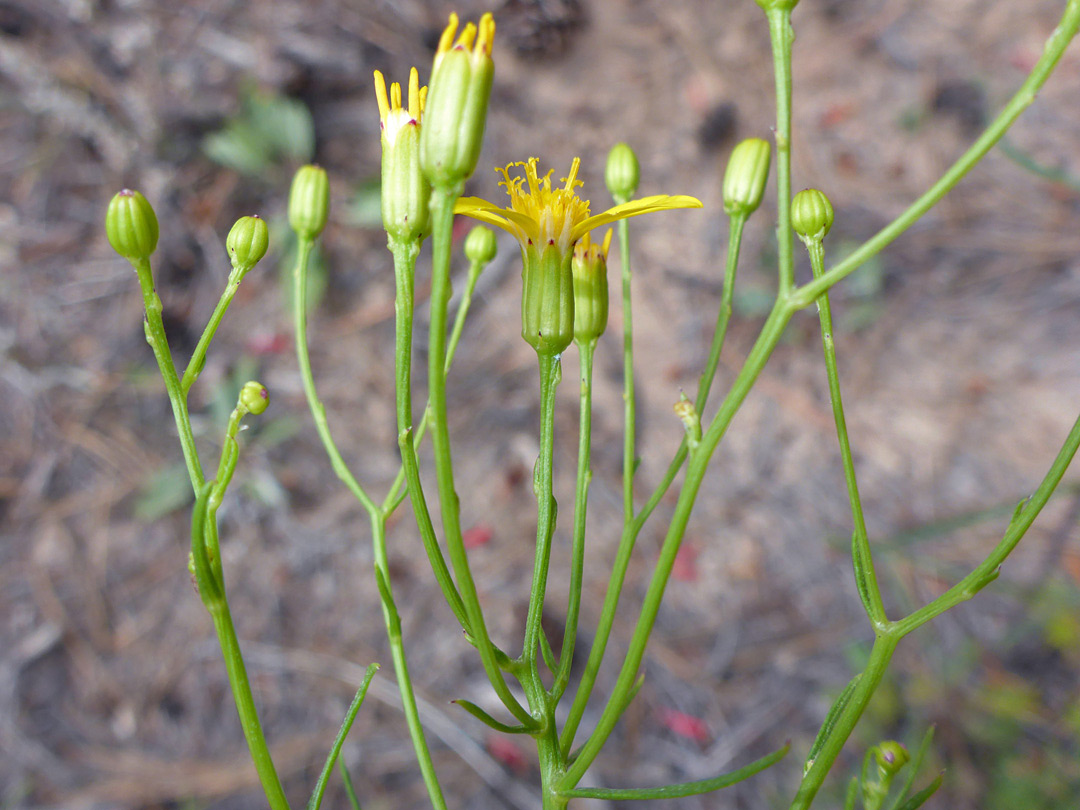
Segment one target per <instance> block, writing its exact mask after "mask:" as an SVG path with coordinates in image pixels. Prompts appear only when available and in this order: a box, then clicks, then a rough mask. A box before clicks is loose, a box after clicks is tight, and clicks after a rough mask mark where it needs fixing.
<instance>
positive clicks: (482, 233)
mask: <svg viewBox="0 0 1080 810" xmlns="http://www.w3.org/2000/svg"><path fill="white" fill-rule="evenodd" d="M495 250H496V244H495V232H494V231H492V230H491V229H490V228H485V227H484V226H483V225H477V226H476V227H475V228H473V229H472V230H471V231H469V235H468V236H466V237H465V258H467V259H468V260H469V261H470V262H476V263H477V264H491V261H492V259H494V258H495Z"/></svg>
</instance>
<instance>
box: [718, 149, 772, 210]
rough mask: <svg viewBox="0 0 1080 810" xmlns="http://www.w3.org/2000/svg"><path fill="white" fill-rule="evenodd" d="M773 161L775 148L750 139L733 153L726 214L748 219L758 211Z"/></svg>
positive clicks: (727, 176) (726, 187)
mask: <svg viewBox="0 0 1080 810" xmlns="http://www.w3.org/2000/svg"><path fill="white" fill-rule="evenodd" d="M771 157H772V147H771V146H770V145H769V142H768V141H764V140H762V139H761V138H747V139H746V140H745V141H742V142H741V143H739V144H738V145H737V146H736V147H735V148H734V149H733V150H732V151H731V157H730V158H729V159H728V164H727V170H726V171H725V172H724V211H726V212H727V213H728V214H730V215H733V216H734V215H738V216H744V217H747V216H750V214H752V213H754V211H756V210H757V208H758V206H759V205H761V198H762V197H763V196H764V194H765V184H766V183H767V182H768V180H769V163H770V160H771Z"/></svg>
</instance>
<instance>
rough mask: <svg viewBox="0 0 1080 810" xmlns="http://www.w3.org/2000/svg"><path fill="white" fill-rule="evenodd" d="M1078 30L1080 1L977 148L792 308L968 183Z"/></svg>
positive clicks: (1072, 2) (799, 293)
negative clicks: (962, 181)
mask: <svg viewBox="0 0 1080 810" xmlns="http://www.w3.org/2000/svg"><path fill="white" fill-rule="evenodd" d="M1078 30H1080V0H1069V3H1068V5H1067V6H1066V7H1065V13H1064V14H1063V15H1062V18H1061V21H1060V22H1059V23H1058V25H1057V27H1056V28H1055V29H1054V32H1053V33H1052V34H1051V35H1050V38H1049V39H1048V40H1047V41H1046V46H1045V47H1044V49H1043V53H1042V56H1041V57H1040V58H1039V61H1038V62H1037V63H1036V64H1035V67H1034V68H1032V71H1031V73H1029V74H1028V77H1027V79H1025V80H1024V83H1023V84H1022V85H1021V86H1020V89H1019V90H1018V91H1017V92H1016V94H1015V95H1014V96H1013V97H1012V98H1011V99H1010V100H1009V103H1008V104H1006V105H1005V107H1004V109H1002V111H1001V112H1000V113H998V115H997V117H996V118H995V119H994V120H993V121H992V122H991V123H990V125H989V126H988V127H987V128H986V130H984V131H983V133H982V135H980V136H979V137H978V139H977V140H976V141H975V143H973V144H972V145H971V147H970V148H969V149H968V150H967V151H966V152H964V154H963V155H961V156H960V158H959V159H958V160H957V161H956V163H954V164H953V165H952V166H951V167H950V168H949V170H948V171H947V172H945V174H944V175H942V177H941V179H940V180H938V181H937V182H936V183H934V185H932V186H931V187H930V188H929V189H928V190H927V191H926V192H925V193H924V194H923V195H922V196H921V197H919V199H917V200H916V201H915V202H913V203H912V204H911V205H910V206H909V207H908V209H907V210H906V211H904V213H902V214H901V215H900V216H899V217H897V218H896V219H894V220H893V221H892V222H890V223H889V224H888V225H886V226H885V227H884V228H882V229H881V230H880V231H878V232H877V233H876V234H875V235H874V236H872V237H871V238H870V239H868V240H867V241H866V242H864V243H863V244H862V245H861V246H860V247H858V248H857V249H856V250H855V251H854V252H853V253H851V254H850V255H848V256H847V258H845V259H844V260H843V261H841V262H839V263H838V264H836V265H835V266H834V267H832V268H831V269H830V270H829V271H828V272H827V273H825V274H824V275H823V276H822V277H821V278H818V279H814V280H813V281H812V282H810V283H809V284H806V285H804V286H802V287H799V288H798V289H797V290H794V291H793V292H792V296H791V301H792V304H794V306H796V307H798V308H800V309H802V308H804V307H808V306H810V304H812V303H814V301H815V300H817V298H818V297H819V296H820V295H821V294H822V293H823V292H825V291H826V290H828V289H830V288H831V287H833V285H835V284H836V283H837V282H839V281H840V280H841V279H844V278H846V277H847V276H848V275H850V274H851V273H852V272H854V271H855V270H856V269H858V268H859V267H860V266H861V265H862V264H863V263H864V262H866V261H867V260H868V259H870V258H872V257H873V256H875V255H877V254H878V253H879V252H880V251H881V250H882V249H883V248H884V247H885V246H886V245H888V244H889V243H890V242H892V241H893V240H894V239H896V237H898V236H899V235H900V234H902V233H903V232H904V231H906V230H907V229H908V228H910V227H911V226H912V225H914V224H915V223H916V222H918V221H919V219H920V218H922V216H923V214H925V213H926V212H927V211H929V210H930V209H931V208H933V207H934V205H936V204H937V203H938V201H939V200H941V198H942V197H944V196H945V195H946V194H948V193H949V192H950V191H951V190H952V189H953V188H954V187H955V186H956V184H957V183H959V182H960V181H961V180H963V179H964V177H965V176H966V175H967V173H968V172H970V171H971V169H972V168H973V167H974V166H975V164H976V163H978V162H979V161H980V160H981V159H982V158H983V156H984V155H985V154H986V153H987V152H989V151H990V150H991V149H992V148H993V146H994V144H996V143H997V142H998V141H999V140H1001V138H1002V136H1003V135H1004V134H1005V133H1006V131H1008V129H1009V127H1010V126H1012V124H1013V122H1014V121H1015V120H1016V119H1017V118H1018V117H1019V116H1020V114H1021V113H1022V112H1023V111H1024V110H1026V109H1027V108H1028V107H1029V106H1030V105H1031V104H1032V102H1034V101H1035V97H1036V95H1037V94H1038V91H1039V89H1040V88H1041V87H1042V86H1043V85H1044V84H1045V83H1046V80H1047V79H1048V78H1050V74H1051V73H1052V72H1053V70H1054V68H1055V67H1056V66H1057V63H1058V62H1059V61H1060V60H1061V57H1062V55H1063V54H1064V53H1065V49H1066V48H1067V47H1068V45H1069V42H1070V41H1072V39H1073V37H1075V36H1076V33H1077V31H1078Z"/></svg>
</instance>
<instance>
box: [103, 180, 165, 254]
mask: <svg viewBox="0 0 1080 810" xmlns="http://www.w3.org/2000/svg"><path fill="white" fill-rule="evenodd" d="M105 234H106V236H108V237H109V244H110V245H112V246H113V250H115V251H116V252H117V253H119V254H120V255H121V256H123V257H124V258H125V259H128V260H130V261H135V260H136V259H149V258H150V256H151V255H152V254H153V252H154V249H155V248H156V247H157V242H158V221H157V216H156V215H155V214H154V209H153V208H152V207H151V206H150V203H148V202H147V201H146V197H144V196H143V195H142V194H140V193H139V192H137V191H132V190H131V189H129V188H125V189H124V190H123V191H121V192H119V193H117V194H116V195H115V196H114V197H113V198H112V200H111V201H110V202H109V210H108V211H107V212H106V213H105Z"/></svg>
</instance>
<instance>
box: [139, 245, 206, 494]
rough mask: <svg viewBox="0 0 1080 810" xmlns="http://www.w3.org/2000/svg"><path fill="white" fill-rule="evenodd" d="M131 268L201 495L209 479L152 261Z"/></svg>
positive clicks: (186, 457)
mask: <svg viewBox="0 0 1080 810" xmlns="http://www.w3.org/2000/svg"><path fill="white" fill-rule="evenodd" d="M131 264H132V266H133V267H134V268H135V274H136V275H137V276H138V277H139V286H140V287H141V288H142V294H143V306H144V307H145V309H146V342H147V343H149V344H150V348H151V349H152V350H153V352H154V359H155V360H157V364H158V369H159V370H160V371H161V377H162V379H163V380H164V381H165V391H166V392H167V393H168V395H169V402H170V404H171V405H172V412H173V419H174V420H175V422H176V432H177V433H178V434H179V435H180V449H181V450H182V451H183V453H184V463H185V464H186V465H187V471H188V477H189V478H190V479H191V488H192V489H193V490H194V492H195V494H196V495H198V494H199V490H200V489H201V488H202V485H203V482H204V481H205V480H206V479H205V478H204V477H203V471H202V464H200V463H199V453H198V450H196V448H195V436H194V435H193V434H192V432H191V417H190V416H189V415H188V406H187V397H186V396H185V395H184V391H183V389H182V388H181V386H180V379H179V378H178V377H177V375H176V366H175V365H173V359H172V354H171V353H170V352H169V342H168V340H166V339H165V324H164V322H163V321H162V320H161V298H160V297H159V296H158V294H157V290H155V289H154V276H153V273H152V272H151V270H150V261H149V259H136V260H134V261H132V263H131Z"/></svg>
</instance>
